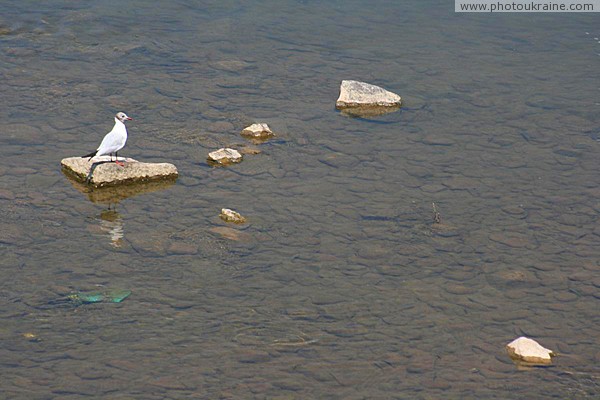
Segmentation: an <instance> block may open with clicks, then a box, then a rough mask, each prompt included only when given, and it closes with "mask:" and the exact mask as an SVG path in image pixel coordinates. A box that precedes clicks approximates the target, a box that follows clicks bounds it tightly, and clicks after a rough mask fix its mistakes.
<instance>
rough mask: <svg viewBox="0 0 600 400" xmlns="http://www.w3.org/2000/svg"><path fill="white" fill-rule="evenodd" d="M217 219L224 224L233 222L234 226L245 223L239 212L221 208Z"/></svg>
mask: <svg viewBox="0 0 600 400" xmlns="http://www.w3.org/2000/svg"><path fill="white" fill-rule="evenodd" d="M219 217H221V219H222V220H223V221H225V222H233V223H236V224H243V223H244V222H246V218H244V217H242V215H241V214H240V213H239V212H237V211H233V210H230V209H229V208H222V209H221V214H219Z"/></svg>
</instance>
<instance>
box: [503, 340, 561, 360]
mask: <svg viewBox="0 0 600 400" xmlns="http://www.w3.org/2000/svg"><path fill="white" fill-rule="evenodd" d="M506 351H507V352H508V355H509V356H510V357H511V358H512V359H515V360H521V361H525V362H527V363H531V364H551V363H552V356H554V355H555V353H554V352H553V351H552V350H549V349H547V348H545V347H542V346H541V345H540V344H539V343H538V342H536V341H535V340H533V339H529V338H526V337H524V336H521V337H520V338H518V339H515V340H513V341H512V342H510V343H509V344H507V345H506Z"/></svg>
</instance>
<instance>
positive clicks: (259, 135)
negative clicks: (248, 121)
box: [242, 122, 274, 140]
mask: <svg viewBox="0 0 600 400" xmlns="http://www.w3.org/2000/svg"><path fill="white" fill-rule="evenodd" d="M242 136H246V137H249V138H251V139H258V140H265V139H268V138H270V137H273V136H274V134H273V131H271V128H269V125H267V124H265V123H264V122H261V123H258V124H252V125H250V126H248V127H246V128H244V130H243V131H242Z"/></svg>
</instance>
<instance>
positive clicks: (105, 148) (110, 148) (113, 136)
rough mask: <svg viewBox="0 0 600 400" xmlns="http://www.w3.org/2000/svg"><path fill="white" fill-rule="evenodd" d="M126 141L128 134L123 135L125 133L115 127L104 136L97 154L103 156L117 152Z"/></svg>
mask: <svg viewBox="0 0 600 400" xmlns="http://www.w3.org/2000/svg"><path fill="white" fill-rule="evenodd" d="M126 141H127V136H125V135H123V133H122V132H119V131H118V130H117V129H113V130H112V131H110V132H108V133H107V134H106V136H104V139H102V143H100V146H98V153H97V154H96V155H98V156H103V155H106V154H110V153H115V152H117V151H119V150H121V149H122V148H123V147H124V146H125V142H126Z"/></svg>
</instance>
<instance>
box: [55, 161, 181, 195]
mask: <svg viewBox="0 0 600 400" xmlns="http://www.w3.org/2000/svg"><path fill="white" fill-rule="evenodd" d="M109 161H110V157H109V156H101V157H94V158H93V159H92V160H91V161H88V159H87V158H83V157H69V158H64V159H63V160H62V161H61V162H60V164H61V165H62V167H63V170H65V172H67V173H69V174H71V175H72V176H73V177H75V178H76V179H77V180H79V181H81V182H87V178H88V175H89V173H90V169H91V168H92V166H94V164H96V165H95V168H94V171H93V173H92V176H91V179H90V180H89V182H87V183H88V184H89V185H91V186H94V187H104V186H117V185H122V184H128V183H136V182H148V181H156V180H162V179H173V178H176V177H177V176H178V175H179V174H178V172H177V168H176V167H175V166H174V165H173V164H169V163H143V162H139V161H137V160H134V159H133V158H123V157H119V161H122V162H124V163H125V165H124V166H120V165H117V164H115V163H114V162H109Z"/></svg>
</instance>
